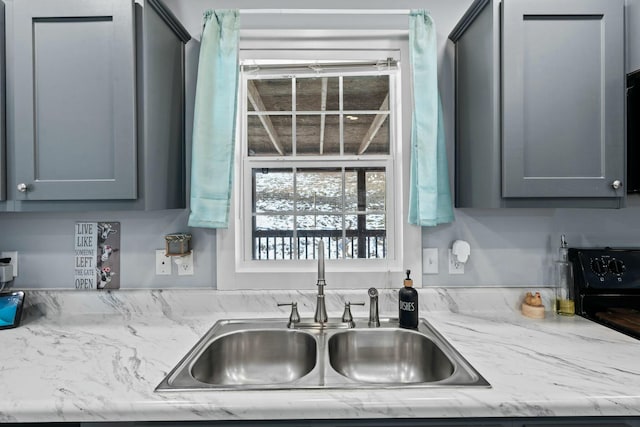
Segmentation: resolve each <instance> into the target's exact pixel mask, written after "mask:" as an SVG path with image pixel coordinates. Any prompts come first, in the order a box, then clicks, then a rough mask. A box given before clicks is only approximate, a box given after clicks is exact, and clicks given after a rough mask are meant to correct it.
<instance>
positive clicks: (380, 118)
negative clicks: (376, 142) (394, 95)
mask: <svg viewBox="0 0 640 427" xmlns="http://www.w3.org/2000/svg"><path fill="white" fill-rule="evenodd" d="M378 110H380V111H383V110H384V111H385V112H384V113H379V114H376V117H375V118H374V119H373V123H371V126H369V130H367V133H366V134H365V135H364V138H362V142H361V143H360V147H359V148H358V155H360V154H362V153H364V152H365V151H367V148H369V145H370V144H371V141H373V138H375V136H376V134H377V133H378V131H379V130H380V127H382V124H383V123H384V121H385V119H386V118H387V117H388V116H389V113H388V112H387V110H389V94H388V93H387V96H385V98H384V101H382V105H380V108H378Z"/></svg>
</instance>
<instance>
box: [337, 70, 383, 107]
mask: <svg viewBox="0 0 640 427" xmlns="http://www.w3.org/2000/svg"><path fill="white" fill-rule="evenodd" d="M342 85H343V89H342V90H343V99H342V108H343V110H345V111H348V110H374V111H377V110H385V111H386V110H388V109H389V107H388V106H384V102H385V99H386V98H387V96H388V94H389V76H349V77H344V78H343V81H342ZM387 103H388V102H387ZM381 107H383V108H381Z"/></svg>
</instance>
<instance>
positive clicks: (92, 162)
mask: <svg viewBox="0 0 640 427" xmlns="http://www.w3.org/2000/svg"><path fill="white" fill-rule="evenodd" d="M7 12H8V13H7V26H8V31H7V54H8V57H9V58H10V61H8V63H9V64H10V66H9V67H8V69H7V87H8V97H7V113H8V115H7V119H8V120H7V129H8V138H7V139H8V152H7V156H8V158H9V159H10V161H9V162H8V166H7V170H8V177H7V189H8V199H9V202H8V204H7V207H8V209H7V210H16V211H28V210H73V209H114V208H115V209H164V208H180V207H184V205H185V194H184V191H185V188H184V187H185V185H184V183H185V176H184V175H185V170H184V169H185V166H184V163H185V162H184V44H185V43H186V42H187V41H188V40H189V39H190V37H189V35H188V33H187V32H186V31H185V30H184V28H183V27H182V26H181V25H180V24H179V23H178V22H177V20H176V19H175V18H174V16H173V15H172V14H171V13H170V12H169V11H168V9H166V8H165V7H164V6H163V5H162V4H161V3H159V2H157V1H152V0H140V1H138V2H136V3H134V2H133V1H132V0H92V1H83V0H56V1H55V2H52V1H50V0H13V1H8V2H7Z"/></svg>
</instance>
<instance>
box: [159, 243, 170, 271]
mask: <svg viewBox="0 0 640 427" xmlns="http://www.w3.org/2000/svg"><path fill="white" fill-rule="evenodd" d="M156 275H158V276H170V275H171V257H168V256H166V255H165V252H164V249H156Z"/></svg>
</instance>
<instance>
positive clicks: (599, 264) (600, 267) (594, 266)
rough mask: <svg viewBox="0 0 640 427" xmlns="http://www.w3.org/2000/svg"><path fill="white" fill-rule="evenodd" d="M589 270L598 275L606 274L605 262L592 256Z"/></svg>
mask: <svg viewBox="0 0 640 427" xmlns="http://www.w3.org/2000/svg"><path fill="white" fill-rule="evenodd" d="M591 271H593V272H594V273H596V275H598V276H604V275H605V274H607V263H606V262H604V261H603V260H602V259H600V258H594V259H592V260H591Z"/></svg>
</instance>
